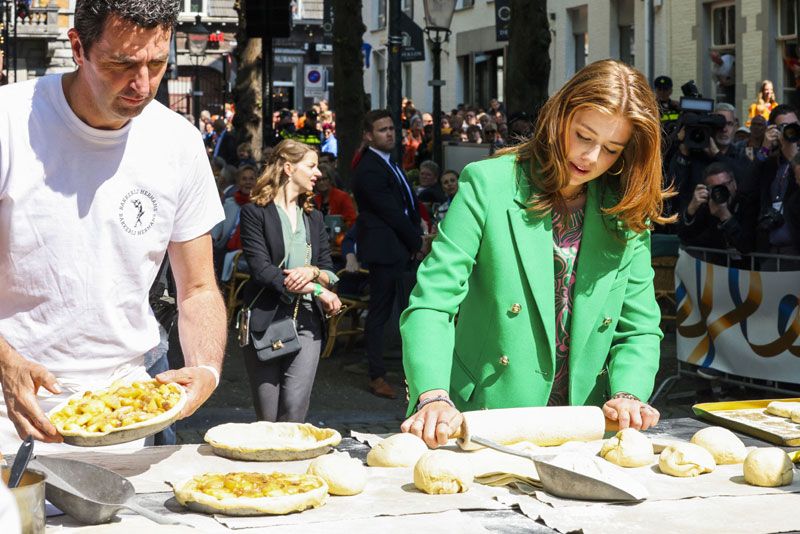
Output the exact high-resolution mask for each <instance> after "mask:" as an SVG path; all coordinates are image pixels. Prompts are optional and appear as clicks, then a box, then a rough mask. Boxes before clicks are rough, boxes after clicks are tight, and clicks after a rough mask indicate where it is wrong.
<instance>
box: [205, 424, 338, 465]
mask: <svg viewBox="0 0 800 534" xmlns="http://www.w3.org/2000/svg"><path fill="white" fill-rule="evenodd" d="M204 439H205V441H206V443H208V444H209V445H211V447H212V449H213V450H214V453H215V454H217V455H218V456H222V457H224V458H231V459H233V460H248V461H257V462H270V461H284V460H305V459H308V458H316V457H317V456H320V455H322V454H325V453H327V452H328V451H330V450H331V448H332V447H335V446H336V445H338V444H339V443H340V442H341V441H342V436H341V434H339V432H337V431H336V430H334V429H332V428H317V427H315V426H314V425H312V424H309V423H270V422H268V421H257V422H255V423H225V424H222V425H217V426H215V427H212V428H210V429H209V430H208V432H206V435H205V437H204Z"/></svg>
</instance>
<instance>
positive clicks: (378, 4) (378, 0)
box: [373, 0, 386, 30]
mask: <svg viewBox="0 0 800 534" xmlns="http://www.w3.org/2000/svg"><path fill="white" fill-rule="evenodd" d="M374 2H375V16H374V20H373V22H374V25H375V29H376V30H382V29H384V28H385V27H386V0H374Z"/></svg>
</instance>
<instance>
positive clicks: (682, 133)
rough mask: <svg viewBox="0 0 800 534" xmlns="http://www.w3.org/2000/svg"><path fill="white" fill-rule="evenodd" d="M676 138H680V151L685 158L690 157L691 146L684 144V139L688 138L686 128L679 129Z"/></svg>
mask: <svg viewBox="0 0 800 534" xmlns="http://www.w3.org/2000/svg"><path fill="white" fill-rule="evenodd" d="M675 138H676V139H677V140H678V151H679V152H680V153H681V154H682V155H683V157H684V158H688V157H689V148H688V147H687V146H686V145H685V144H683V140H684V139H686V130H684V129H683V128H681V129H680V130H678V133H677V135H676V136H675Z"/></svg>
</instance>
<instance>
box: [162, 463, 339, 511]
mask: <svg viewBox="0 0 800 534" xmlns="http://www.w3.org/2000/svg"><path fill="white" fill-rule="evenodd" d="M242 481H245V482H247V486H245V485H243V484H242ZM173 491H174V493H175V499H176V500H177V501H178V502H179V503H180V504H181V505H183V506H185V507H187V508H189V509H190V510H194V511H197V512H202V513H206V514H225V515H235V516H250V515H282V514H289V513H292V512H302V511H303V510H306V509H309V508H317V507H319V506H322V505H323V504H325V501H326V499H327V498H328V485H327V484H326V483H325V481H324V480H322V479H321V478H320V477H318V476H314V475H308V474H298V473H278V472H276V473H242V472H233V473H205V474H202V475H196V476H194V477H192V478H189V479H186V480H184V481H182V482H180V483H179V484H176V485H175V486H174V487H173Z"/></svg>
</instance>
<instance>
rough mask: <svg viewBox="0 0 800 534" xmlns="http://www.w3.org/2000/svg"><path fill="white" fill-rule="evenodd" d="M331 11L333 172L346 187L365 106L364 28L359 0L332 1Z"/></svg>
mask: <svg viewBox="0 0 800 534" xmlns="http://www.w3.org/2000/svg"><path fill="white" fill-rule="evenodd" d="M332 1H333V12H334V13H335V17H334V20H333V73H334V89H333V95H334V99H333V109H334V110H335V111H336V137H337V139H338V141H339V156H338V158H337V165H336V166H337V169H338V171H339V176H340V178H341V179H342V182H343V183H344V185H345V187H347V188H348V189H349V187H350V174H351V170H350V162H351V161H352V159H353V155H354V154H355V152H356V150H357V149H358V147H359V146H360V145H361V133H362V121H363V120H364V113H365V111H366V106H367V98H366V95H365V94H364V67H363V60H362V55H361V38H362V35H363V34H364V32H365V31H366V27H365V26H364V22H363V20H362V19H361V0H332Z"/></svg>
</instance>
